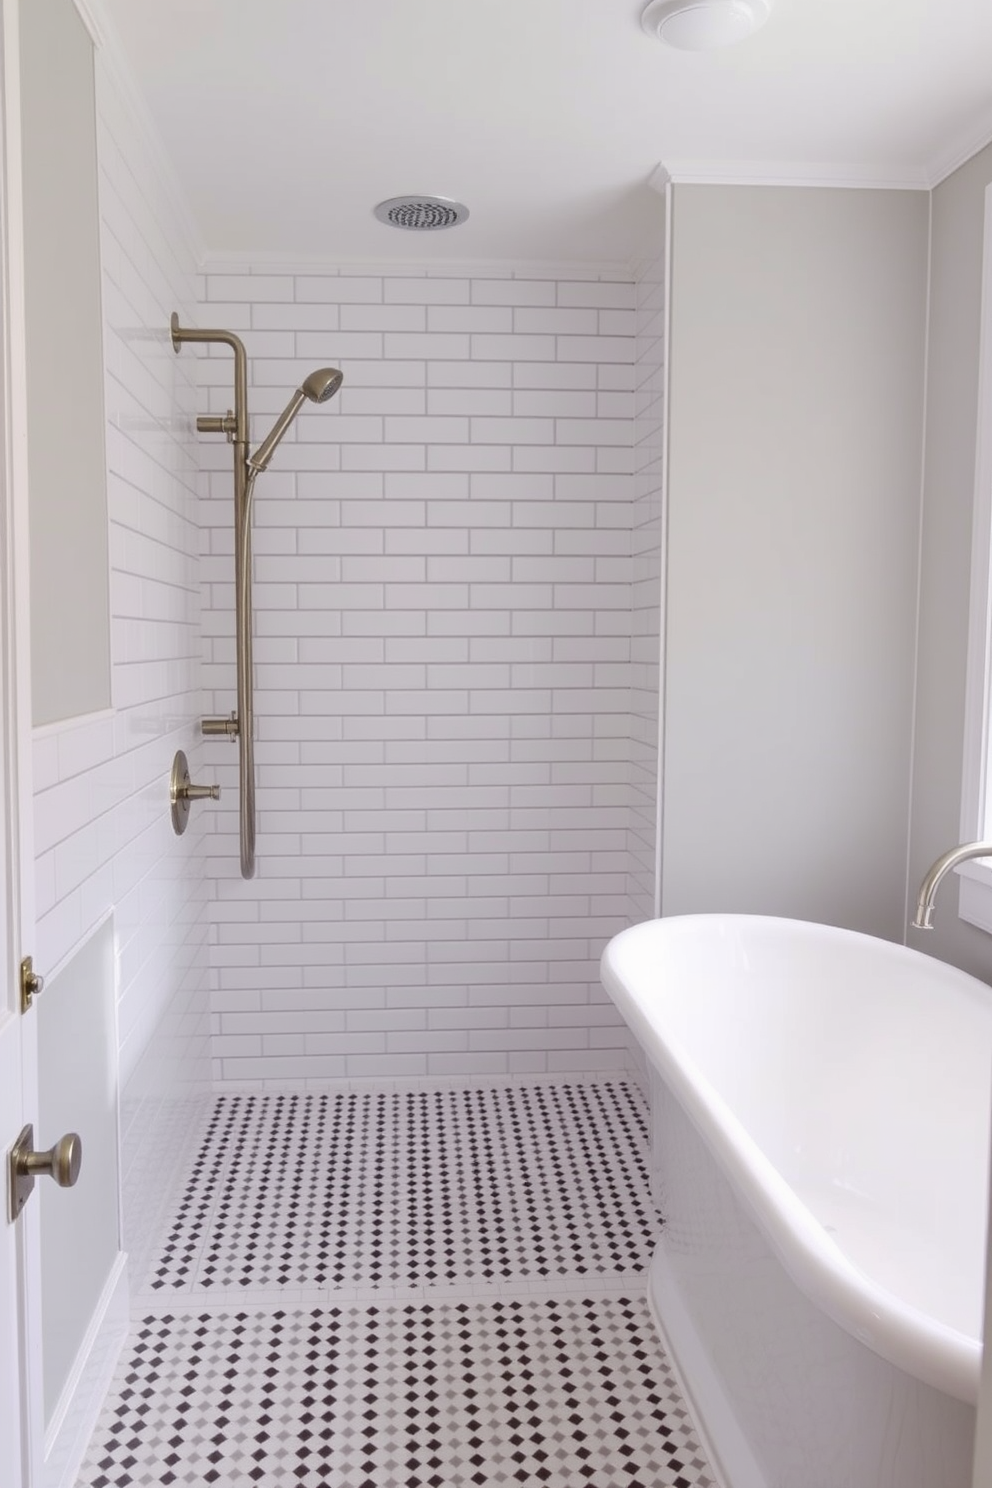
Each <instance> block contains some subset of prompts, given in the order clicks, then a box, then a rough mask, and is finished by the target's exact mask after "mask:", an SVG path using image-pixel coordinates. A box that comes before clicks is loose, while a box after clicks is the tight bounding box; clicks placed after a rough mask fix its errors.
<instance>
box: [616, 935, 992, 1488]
mask: <svg viewBox="0 0 992 1488" xmlns="http://www.w3.org/2000/svg"><path fill="white" fill-rule="evenodd" d="M602 975H603V982H604V985H605V986H606V988H607V991H608V992H609V993H610V995H611V996H612V997H613V999H614V1001H615V1002H616V1004H617V1006H618V1008H619V1009H620V1011H621V1013H622V1014H623V1016H624V1018H625V1019H626V1021H627V1023H628V1024H629V1026H630V1027H631V1029H632V1030H633V1032H634V1034H635V1035H636V1037H637V1039H638V1040H639V1042H640V1044H641V1046H642V1048H643V1050H644V1052H645V1054H646V1056H647V1059H648V1061H649V1064H650V1067H651V1070H652V1127H653V1138H652V1146H653V1157H652V1163H653V1178H654V1182H655V1185H656V1197H657V1199H658V1202H659V1206H660V1208H661V1212H662V1214H663V1216H664V1219H665V1223H664V1227H663V1229H662V1231H661V1234H660V1237H659V1243H658V1247H657V1250H656V1253H655V1257H654V1261H653V1263H652V1267H651V1273H650V1280H649V1289H650V1295H651V1301H652V1305H653V1307H654V1310H655V1315H656V1318H657V1319H658V1322H659V1325H660V1328H661V1331H662V1332H663V1334H664V1335H665V1337H666V1340H667V1342H668V1345H669V1348H670V1350H671V1352H672V1354H673V1355H674V1359H675V1363H676V1365H677V1367H678V1369H679V1372H680V1373H681V1375H682V1379H683V1382H684V1384H685V1387H686V1390H687V1393H688V1396H689V1399H690V1401H691V1403H692V1405H693V1406H694V1408H695V1412H696V1414H697V1418H698V1423H699V1425H700V1427H701V1429H702V1432H703V1435H704V1438H705V1439H706V1440H707V1443H708V1445H709V1448H710V1450H711V1452H712V1453H713V1455H714V1457H715V1458H716V1464H717V1466H718V1468H719V1469H720V1470H722V1473H723V1475H724V1477H725V1479H726V1481H727V1484H728V1488H969V1485H970V1483H971V1457H972V1446H973V1436H974V1421H975V1402H976V1399H977V1395H978V1380H979V1369H980V1358H981V1342H980V1340H981V1333H982V1305H983V1294H984V1279H985V1238H986V1224H987V1213H988V1205H987V1200H988V1169H989V1132H990V1088H992V990H990V989H989V988H988V987H986V986H985V985H984V984H983V983H981V982H978V981H976V980H974V979H973V978H972V977H969V976H966V975H965V974H964V973H963V972H959V971H956V970H954V969H953V968H951V967H948V966H945V965H944V964H943V963H941V962H939V961H934V960H932V959H930V958H929V957H927V956H924V955H921V954H919V953H917V952H915V951H911V950H907V949H906V948H904V947H902V946H896V945H891V944H889V943H888V942H886V941H881V940H874V939H872V938H871V937H869V936H864V935H857V934H854V933H853V932H849V931H843V930H836V929H831V928H829V927H828V926H824V925H814V924H804V923H801V922H799V921H794V920H776V919H766V918H761V917H758V916H747V915H691V916H685V917H681V918H671V919H662V920H652V921H648V922H647V923H645V924H642V925H635V926H634V927H633V928H632V929H630V930H625V931H623V932H622V934H620V935H618V936H616V937H615V939H614V940H612V941H611V942H610V944H609V945H608V946H607V948H606V951H605V952H604V954H603V962H602Z"/></svg>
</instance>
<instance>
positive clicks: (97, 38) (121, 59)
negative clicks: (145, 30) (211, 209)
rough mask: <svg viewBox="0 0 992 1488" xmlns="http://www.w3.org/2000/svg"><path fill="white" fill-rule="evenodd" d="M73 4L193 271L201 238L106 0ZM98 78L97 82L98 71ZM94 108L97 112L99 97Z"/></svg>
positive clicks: (202, 250)
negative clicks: (152, 173) (149, 166)
mask: <svg viewBox="0 0 992 1488" xmlns="http://www.w3.org/2000/svg"><path fill="white" fill-rule="evenodd" d="M73 4H74V5H75V7H76V10H77V11H78V13H79V16H80V18H81V20H82V21H83V24H84V25H85V26H86V29H87V30H88V31H89V33H90V36H91V37H92V38H93V45H94V47H95V49H96V55H97V58H98V61H99V63H100V65H102V66H103V67H104V68H105V70H106V73H107V76H108V78H109V80H110V82H111V83H112V84H113V85H114V87H116V89H117V91H118V92H119V94H120V96H121V99H122V101H123V103H124V106H125V108H126V109H127V111H128V113H129V114H130V115H131V118H132V120H133V122H134V124H135V125H136V126H137V131H138V136H139V141H140V144H141V146H142V147H143V148H144V149H145V150H146V151H147V153H148V155H149V156H150V158H151V163H152V165H153V166H154V168H155V173H156V175H157V176H158V182H159V185H160V186H161V188H162V191H163V192H164V193H165V195H166V197H167V198H168V201H169V206H170V207H171V209H172V214H173V218H172V221H171V222H170V223H169V224H168V225H169V226H170V227H171V228H174V229H175V230H176V231H177V232H178V233H179V235H180V236H181V237H182V239H183V242H184V244H185V247H186V251H187V253H188V254H189V255H190V258H191V259H192V262H193V266H194V269H196V267H197V266H198V265H199V263H200V260H201V259H202V257H203V255H204V253H205V251H206V249H205V245H204V242H203V237H202V235H201V233H200V229H199V227H198V225H197V222H196V219H195V218H194V216H193V213H192V211H191V210H190V207H189V204H188V202H187V200H186V194H185V192H184V191H183V188H182V186H181V184H180V181H179V177H178V176H177V174H176V171H175V169H174V167H173V164H172V161H171V160H170V159H169V156H168V154H167V152H166V149H165V146H164V145H163V143H162V137H161V135H160V134H159V132H158V126H157V125H156V124H155V121H154V119H153V118H152V115H151V112H150V110H149V108H148V105H147V103H146V102H145V100H144V97H143V95H142V93H141V90H140V88H139V87H138V84H137V81H136V79H135V76H134V73H133V71H132V70H131V65H130V63H129V62H128V60H127V56H126V54H125V52H124V48H123V46H122V45H121V42H120V39H119V37H118V35H117V29H116V27H115V25H114V22H113V18H112V16H111V15H110V11H109V8H108V6H107V5H106V3H105V0H73ZM97 76H98V78H99V68H98V70H97ZM97 108H98V111H99V95H98V103H97Z"/></svg>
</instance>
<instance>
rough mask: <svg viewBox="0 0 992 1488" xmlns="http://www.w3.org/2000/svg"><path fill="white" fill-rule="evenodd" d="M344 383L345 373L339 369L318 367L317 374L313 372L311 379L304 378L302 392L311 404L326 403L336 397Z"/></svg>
mask: <svg viewBox="0 0 992 1488" xmlns="http://www.w3.org/2000/svg"><path fill="white" fill-rule="evenodd" d="M342 382H344V373H343V372H339V371H338V369H337V367H318V368H317V370H316V372H311V373H310V376H309V377H306V378H304V380H303V387H302V389H301V391H302V392H304V393H305V394H306V395H307V397H308V398H309V399H310V401H311V403H326V402H327V400H328V398H333V397H334V394H335V393H336V392H337V390H338V388H339V387H340V386H341V384H342Z"/></svg>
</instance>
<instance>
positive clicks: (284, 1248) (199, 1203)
mask: <svg viewBox="0 0 992 1488" xmlns="http://www.w3.org/2000/svg"><path fill="white" fill-rule="evenodd" d="M646 1154H647V1130H646V1109H645V1106H644V1102H643V1099H642V1097H641V1095H640V1092H639V1091H637V1090H636V1089H635V1088H634V1087H632V1086H629V1085H626V1084H624V1083H623V1082H622V1081H617V1082H615V1083H604V1084H587V1085H583V1084H576V1085H560V1086H550V1085H535V1086H532V1087H511V1088H500V1089H473V1090H441V1091H418V1092H412V1093H405V1094H404V1093H392V1092H390V1093H362V1094H333V1095H230V1096H221V1097H218V1099H217V1102H216V1107H215V1110H214V1112H213V1117H212V1120H211V1121H210V1124H209V1129H208V1132H207V1135H206V1137H205V1140H204V1142H203V1144H202V1147H201V1149H200V1152H199V1153H198V1155H197V1159H196V1163H195V1166H194V1170H193V1172H192V1174H191V1177H190V1181H189V1183H188V1185H187V1187H186V1190H185V1193H184V1194H183V1197H182V1202H181V1205H180V1208H179V1211H178V1213H177V1214H176V1215H175V1218H174V1220H173V1221H172V1223H171V1225H170V1229H169V1234H168V1238H167V1241H166V1243H165V1244H164V1246H163V1247H162V1250H161V1252H160V1254H159V1255H158V1257H157V1259H156V1261H155V1263H154V1265H153V1268H152V1274H151V1276H150V1278H149V1282H148V1285H149V1286H150V1287H151V1289H152V1290H154V1291H158V1292H162V1291H169V1290H173V1291H179V1290H184V1289H185V1290H193V1289H195V1290H197V1291H202V1290H204V1289H216V1290H231V1289H234V1290H238V1289H249V1288H267V1289H271V1288H273V1287H276V1288H278V1287H330V1288H333V1287H361V1286H370V1285H371V1286H377V1285H382V1284H390V1283H392V1284H398V1285H419V1284H436V1283H438V1282H468V1281H490V1280H496V1279H500V1278H509V1277H517V1278H543V1277H555V1276H580V1275H587V1276H597V1275H600V1276H602V1275H616V1274H622V1273H630V1272H639V1271H641V1270H643V1269H644V1268H645V1267H646V1265H647V1263H648V1260H649V1259H650V1254H651V1247H652V1244H653V1239H654V1236H655V1235H656V1234H657V1229H658V1224H659V1219H658V1216H657V1214H656V1212H655V1210H654V1208H653V1206H652V1204H651V1200H650V1195H649V1191H648V1179H647V1166H646Z"/></svg>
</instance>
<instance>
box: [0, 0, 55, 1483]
mask: <svg viewBox="0 0 992 1488" xmlns="http://www.w3.org/2000/svg"><path fill="white" fill-rule="evenodd" d="M17 11H18V0H0V1161H2V1163H3V1172H2V1173H0V1484H2V1488H8V1485H9V1488H37V1485H38V1484H40V1482H41V1469H42V1462H43V1445H44V1442H43V1437H44V1408H43V1398H42V1372H41V1287H40V1274H41V1267H40V1244H39V1212H38V1211H39V1205H38V1201H37V1194H36V1193H35V1194H34V1195H32V1197H31V1198H30V1199H29V1200H28V1202H27V1204H26V1206H25V1208H24V1209H23V1211H22V1213H21V1214H20V1217H19V1218H18V1219H17V1220H16V1221H12V1220H11V1218H10V1212H9V1204H10V1196H9V1188H10V1183H9V1171H8V1169H9V1162H8V1154H9V1151H10V1149H11V1147H12V1146H13V1145H14V1143H15V1142H16V1140H17V1138H18V1136H19V1134H20V1132H21V1129H22V1127H23V1126H25V1125H26V1124H27V1123H28V1122H34V1123H35V1125H36V1131H35V1136H36V1138H37V1137H40V1138H45V1137H46V1135H47V1134H46V1133H39V1132H38V1131H37V1110H38V1099H37V1097H38V1079H37V1031H36V1023H37V1012H36V1011H34V1010H32V1011H29V1012H26V1013H22V1011H21V1005H20V1004H21V997H20V976H19V968H20V962H21V959H22V957H23V956H26V955H30V954H31V946H32V941H33V925H34V880H33V851H32V842H33V832H32V829H31V772H30V745H31V736H30V729H29V725H30V717H31V712H30V642H29V636H28V629H27V615H28V595H27V584H26V577H27V571H28V541H27V485H26V427H27V424H26V412H25V407H24V385H25V376H24V368H25V338H24V313H23V312H24V291H23V282H24V281H23V249H22V231H21V221H22V214H21V175H20V127H19V117H20V96H19V89H18V61H17V59H18V47H17ZM38 970H43V968H38ZM58 1135H61V1133H56V1134H55V1136H58ZM55 1136H51V1137H48V1139H47V1141H46V1142H45V1145H46V1146H50V1145H51V1143H52V1141H54V1140H55ZM35 1145H37V1142H36V1144H35ZM41 1181H43V1182H44V1181H47V1180H44V1179H43V1180H41Z"/></svg>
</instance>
